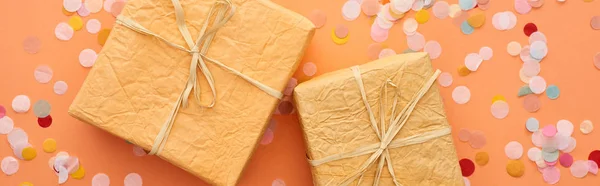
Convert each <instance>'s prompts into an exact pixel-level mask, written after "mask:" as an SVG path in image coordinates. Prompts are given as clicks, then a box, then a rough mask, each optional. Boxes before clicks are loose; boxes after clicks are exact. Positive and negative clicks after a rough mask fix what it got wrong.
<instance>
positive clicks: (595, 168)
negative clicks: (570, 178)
mask: <svg viewBox="0 0 600 186" xmlns="http://www.w3.org/2000/svg"><path fill="white" fill-rule="evenodd" d="M588 167H589V169H590V173H592V174H594V175H596V174H598V164H597V163H596V162H595V161H594V160H588Z"/></svg>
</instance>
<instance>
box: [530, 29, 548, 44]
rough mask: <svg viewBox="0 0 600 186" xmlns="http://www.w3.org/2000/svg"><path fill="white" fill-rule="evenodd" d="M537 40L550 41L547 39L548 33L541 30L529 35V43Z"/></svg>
mask: <svg viewBox="0 0 600 186" xmlns="http://www.w3.org/2000/svg"><path fill="white" fill-rule="evenodd" d="M536 29H537V28H536ZM536 41H542V42H544V43H547V42H548V41H547V39H546V35H544V33H542V32H540V31H536V32H533V33H531V35H529V44H531V43H533V42H536Z"/></svg>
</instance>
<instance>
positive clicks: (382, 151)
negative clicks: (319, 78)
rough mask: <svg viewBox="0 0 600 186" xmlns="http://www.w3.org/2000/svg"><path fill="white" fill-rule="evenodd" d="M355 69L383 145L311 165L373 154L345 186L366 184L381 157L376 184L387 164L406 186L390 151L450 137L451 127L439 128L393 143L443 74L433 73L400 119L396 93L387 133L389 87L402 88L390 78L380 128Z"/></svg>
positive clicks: (383, 95)
mask: <svg viewBox="0 0 600 186" xmlns="http://www.w3.org/2000/svg"><path fill="white" fill-rule="evenodd" d="M351 69H352V72H353V74H354V79H356V83H357V84H358V88H359V90H360V94H361V96H362V100H363V102H364V104H365V108H366V109H367V112H368V113H369V119H370V121H371V127H372V128H373V130H374V131H375V133H376V134H377V138H378V139H379V141H380V142H379V143H374V144H370V145H365V146H362V147H359V148H357V149H355V150H353V151H350V152H345V153H340V154H335V155H331V156H327V157H324V158H321V159H317V160H309V162H310V164H311V165H312V166H319V165H322V164H325V163H329V162H332V161H337V160H341V159H346V158H353V157H358V156H362V155H367V154H371V156H370V157H369V158H368V159H367V160H366V161H365V162H364V163H363V164H362V165H361V166H360V167H359V168H358V169H357V170H356V171H354V172H352V173H350V174H349V175H347V176H346V177H345V178H344V179H343V180H342V183H341V184H340V185H343V186H345V185H349V184H350V183H352V182H354V180H356V179H357V178H359V177H360V178H359V180H358V184H357V185H360V182H361V181H362V177H363V176H364V173H365V172H366V171H367V170H368V168H369V167H371V165H373V164H374V163H375V161H376V160H377V159H378V158H379V162H378V164H377V169H376V174H375V179H374V183H373V185H375V186H377V185H379V180H380V178H381V172H382V171H383V166H384V164H387V168H388V171H389V172H390V175H391V176H392V179H393V181H394V184H395V185H396V186H399V185H402V184H400V183H399V182H398V180H397V179H396V176H395V174H394V168H393V164H392V160H391V159H390V153H389V149H394V148H400V147H404V146H409V145H415V144H420V143H424V142H427V141H429V140H432V139H436V138H439V137H442V136H445V135H448V134H450V128H449V127H445V128H442V129H438V130H434V131H430V132H425V133H422V134H417V135H413V136H410V137H406V138H401V139H396V140H393V139H394V137H395V136H396V135H397V134H398V132H399V131H400V129H402V127H403V126H404V124H405V123H406V121H408V118H409V117H410V114H411V113H412V111H413V110H414V109H415V106H416V105H417V103H418V102H419V100H420V99H421V98H422V97H423V96H424V95H425V93H427V91H428V90H429V89H430V88H431V86H432V85H433V82H435V80H436V78H437V77H438V75H439V74H440V73H441V72H440V70H436V71H435V72H434V73H433V75H432V76H431V77H430V78H429V79H428V80H427V81H426V82H425V83H424V84H423V86H422V87H421V89H420V90H419V91H418V92H417V94H416V95H415V96H414V97H413V98H412V100H410V101H409V102H408V103H407V105H406V107H404V109H402V111H401V112H400V114H398V115H397V116H396V117H394V114H395V113H396V105H397V104H398V94H397V91H395V94H394V103H393V104H392V115H391V117H390V118H389V123H390V125H389V130H386V124H385V122H386V121H385V112H384V110H385V109H386V108H387V107H386V104H387V87H388V85H389V86H392V87H395V88H398V87H396V85H395V84H394V83H392V81H391V80H389V79H388V80H387V81H386V82H385V84H384V85H383V86H382V88H381V94H380V99H379V102H380V104H379V105H380V107H379V108H380V109H379V113H380V122H379V124H380V125H379V127H378V126H377V120H376V119H375V116H374V114H373V111H372V110H371V106H370V105H369V101H368V100H367V95H366V92H365V88H364V85H363V81H362V77H361V73H360V69H359V67H358V66H354V67H352V68H351Z"/></svg>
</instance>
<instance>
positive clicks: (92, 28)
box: [85, 19, 102, 34]
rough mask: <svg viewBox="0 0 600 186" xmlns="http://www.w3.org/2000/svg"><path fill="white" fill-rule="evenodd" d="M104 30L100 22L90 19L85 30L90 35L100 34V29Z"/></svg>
mask: <svg viewBox="0 0 600 186" xmlns="http://www.w3.org/2000/svg"><path fill="white" fill-rule="evenodd" d="M101 28H102V24H101V23H100V21H98V20H97V19H90V20H88V21H87V23H86V24H85V29H86V30H87V31H88V32H89V33H90V34H95V33H98V32H100V29H101Z"/></svg>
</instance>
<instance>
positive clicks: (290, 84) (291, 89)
mask: <svg viewBox="0 0 600 186" xmlns="http://www.w3.org/2000/svg"><path fill="white" fill-rule="evenodd" d="M296 86H298V80H297V79H296V78H293V77H292V78H290V80H289V81H288V84H287V86H286V88H285V90H284V91H283V94H284V95H286V96H291V95H292V94H293V92H294V88H296Z"/></svg>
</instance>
